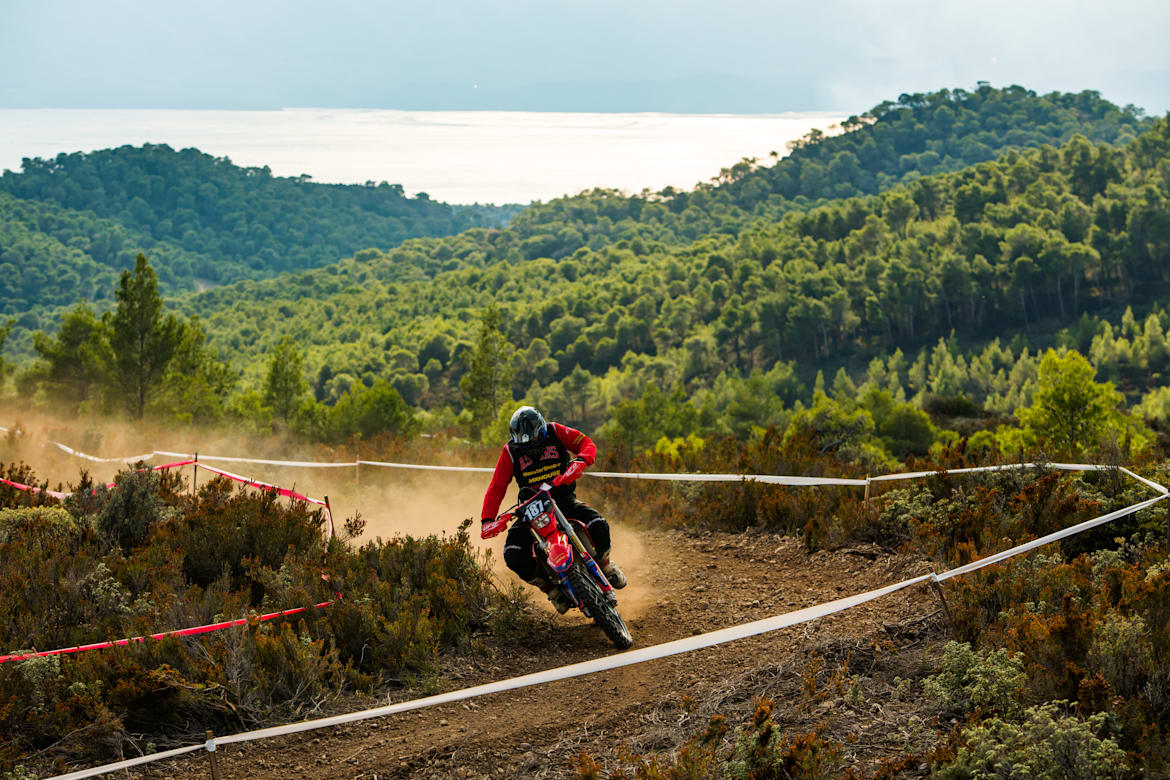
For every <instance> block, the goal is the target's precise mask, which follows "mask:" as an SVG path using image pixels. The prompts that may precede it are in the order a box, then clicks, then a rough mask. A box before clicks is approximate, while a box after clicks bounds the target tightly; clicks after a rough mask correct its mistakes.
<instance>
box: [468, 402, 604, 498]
mask: <svg viewBox="0 0 1170 780" xmlns="http://www.w3.org/2000/svg"><path fill="white" fill-rule="evenodd" d="M548 427H549V433H548V435H547V436H545V437H544V438H543V439H540V440H539V441H537V442H534V443H533V445H534V446H531V447H526V448H525V452H527V451H529V450H531V451H532V455H531V456H529V455H526V454H520V455H518V456H514V455H513V449H514V448H515V447H516V445H513V444H512V443H511V442H509V443H507V444H505V445H504V446H503V448H502V449H501V450H500V458H499V460H498V461H496V470H495V472H494V473H493V474H492V481H491V484H490V485H488V489H487V493H485V494H484V497H483V511H482V512H481V513H480V515H479V516H480V517H481V518H483V519H484V520H494V519H495V517H496V513H497V512H499V511H500V502H502V501H503V500H504V494H506V493H507V492H508V485H509V484H510V483H511V482H512V480H513V478H515V479H516V481H517V482H520V483H521V485H522V486H524V485H528V484H530V483H536V482H551V481H552V478H553V477H555V476H557V475H559V474H562V473H564V470H565V466H566V465H567V459H566V458H563V457H560V455H561V453H563V452H568V453H569V454H571V455H574V456H576V457H578V458H580V459H581V460H583V461H585V465H586V466H592V465H593V461H594V460H595V459H596V458H597V445H595V444H594V443H593V440H592V439H590V438H589V437H588V436H586V435H585V434H583V433H581V431H578V430H577V429H575V428H570V427H569V426H567V425H561V424H560V423H557V422H554V423H549V424H548ZM520 461H524V462H520ZM562 487H567V488H571V487H572V486H562ZM554 498H556V496H554Z"/></svg>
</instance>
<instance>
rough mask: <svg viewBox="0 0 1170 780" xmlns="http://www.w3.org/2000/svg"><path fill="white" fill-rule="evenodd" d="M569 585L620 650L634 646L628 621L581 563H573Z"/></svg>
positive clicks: (569, 574) (595, 621)
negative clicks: (607, 598) (627, 624)
mask: <svg viewBox="0 0 1170 780" xmlns="http://www.w3.org/2000/svg"><path fill="white" fill-rule="evenodd" d="M568 578H569V584H570V585H572V586H573V592H574V593H576V594H577V597H578V598H579V599H581V601H582V602H583V603H584V604H585V607H586V608H587V609H588V610H589V614H590V615H591V616H592V617H593V622H594V623H596V624H597V625H598V627H600V628H601V630H602V631H604V632H605V635H606V636H607V637H609V641H611V642H613V645H614V647H616V648H617V649H618V650H626V649H628V648H630V647H631V646H632V645H633V644H634V637H633V635H632V634H631V633H630V629H629V628H628V627H627V626H626V621H624V620H622V616H621V615H619V614H618V611H617V608H616V607H615V606H614V605H613V604H610V603H609V601H608V600H606V598H605V594H604V593H602V592H601V586H599V585H598V584H597V581H596V580H594V579H593V578H592V577H591V576H589V572H588V571H587V570H586V569H585V567H584V566H583V565H582V564H581V562H580V561H579V560H578V561H573V565H572V567H571V568H570V569H569V572H568Z"/></svg>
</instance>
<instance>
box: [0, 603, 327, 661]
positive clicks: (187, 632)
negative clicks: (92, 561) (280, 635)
mask: <svg viewBox="0 0 1170 780" xmlns="http://www.w3.org/2000/svg"><path fill="white" fill-rule="evenodd" d="M332 604H333V601H332V600H330V601H322V602H321V603H319V604H314V605H313V609H324V608H325V607H328V606H332ZM305 611H306V607H295V608H293V609H284V610H281V611H280V612H269V613H268V614H266V615H260V616H258V617H256V618H236V619H235V620H223V621H220V622H219V623H208V624H207V625H205V626H193V627H191V628H179V629H175V630H174V631H162V632H160V633H157V634H148V635H147V636H135V637H130V638H128V639H115V640H113V641H111V642H94V643H93V644H89V645H77V646H75V647H62V648H59V649H57V650H42V651H39V652H38V651H33V652H29V653H13V654H10V655H0V664H2V663H4V662H5V661H23V660H24V659H26V658H41V657H43V656H46V655H65V654H69V653H83V652H85V651H86V650H102V649H104V648H107V647H121V646H122V645H128V644H130V643H132V642H145V641H146V640H148V639H166V638H167V637H172V636H173V637H185V636H196V635H198V634H207V633H210V632H212V631H222V630H224V629H225V628H231V627H233V626H244V625H247V624H248V622H249V621H251V620H258V621H259V622H261V623H263V622H264V621H267V620H275V619H276V618H279V617H288V616H289V615H299V614H300V613H302V612H305Z"/></svg>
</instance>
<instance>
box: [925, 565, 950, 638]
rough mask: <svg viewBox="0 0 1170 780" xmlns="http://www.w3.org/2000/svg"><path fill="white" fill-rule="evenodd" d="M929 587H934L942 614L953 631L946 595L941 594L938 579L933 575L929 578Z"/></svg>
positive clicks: (941, 590)
mask: <svg viewBox="0 0 1170 780" xmlns="http://www.w3.org/2000/svg"><path fill="white" fill-rule="evenodd" d="M930 587H932V588H934V592H935V595H937V596H938V600H939V602H940V603H941V604H942V610H943V615H945V616H946V618H947V625H948V626H950V628H951V630H952V631H953V630H954V628H955V624H954V622H953V621H952V620H951V609H950V607H948V606H947V597H946V596H944V595H943V589H942V586H941V585H939V584H938V580H937V579H935V578H934V577H933V576H932V577H931V578H930Z"/></svg>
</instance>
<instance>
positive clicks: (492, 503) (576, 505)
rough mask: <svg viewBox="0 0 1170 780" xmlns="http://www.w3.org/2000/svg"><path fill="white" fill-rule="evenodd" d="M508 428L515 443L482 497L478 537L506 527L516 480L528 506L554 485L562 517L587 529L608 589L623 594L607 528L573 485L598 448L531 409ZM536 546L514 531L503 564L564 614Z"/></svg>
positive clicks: (565, 604)
mask: <svg viewBox="0 0 1170 780" xmlns="http://www.w3.org/2000/svg"><path fill="white" fill-rule="evenodd" d="M508 428H509V431H510V433H511V438H510V440H509V441H508V442H506V443H505V444H504V446H503V449H502V450H501V451H500V458H499V460H498V461H497V462H496V470H495V473H493V474H492V481H491V484H489V485H488V489H487V492H486V493H485V494H484V497H483V511H482V512H481V513H480V518H481V522H482V526H481V529H480V536H481V537H482V538H484V539H489V538H491V537H493V536H495V535H497V534H498V533H500V531H502V530H504V528H505V527H506V526H507V524H508V519H507V518H501V519H496V513H497V512H499V510H500V502H501V501H503V499H504V494H505V493H506V492H507V490H508V484H509V483H510V482H511V481H512V480H513V479H515V480H516V484H517V485H519V486H520V501H526V500H528V499H529V498H531V497H532V495H533V494H535V493H536V489H537V488H538V487H540V485H541V484H542V483H545V482H550V481H551V482H552V485H553V488H552V490H551V494H552V498H553V500H554V501H556V503H557V506H558V507H559V508H560V510H561V512H562V513H563V514H564V515H565V517H566V518H568V519H570V520H577V521H579V522H581V523H583V524H584V525H585V529H586V530H587V531H588V532H589V538H590V540H591V541H592V542H593V548H594V549H595V550H596V551H597V563H598V565H599V566H600V567H601V570H602V571H604V572H605V577H606V579H608V580H609V584H610V585H612V586H613V587H615V588H624V587H625V586H626V575H625V574H624V573H623V572H622V570H621V569H620V568H618V565H617V564H616V563H614V562H613V561H612V560H610V557H609V554H610V535H609V523H607V522H606V521H605V518H603V517H602V516H601V514H600V513H599V512H598V511H597V510H596V509H594V508H593V507H591V506H589V505H588V504H586V503H584V502H583V501H578V500H577V496H576V487H575V485H574V484H573V483H574V482H576V480H577V478H578V477H580V476H581V475H582V474H583V473H584V472H585V468H586V467H587V466H592V465H593V461H594V459H596V457H597V446H596V445H595V444H594V443H593V441H592V440H591V439H590V438H589V437H588V436H586V435H585V434H583V433H581V431H578V430H576V429H574V428H570V427H569V426H567V425H562V424H561V423H558V422H553V423H549V422H546V421H545V419H544V416H543V415H542V414H541V413H540V412H538V411H537V410H536V409H534V408H532V407H531V406H521V407H520V408H519V409H517V410H516V411H515V412H513V414H512V419H511V421H510V422H509V423H508ZM535 545H536V540H535V539H534V538H533V536H532V533H531V532H530V531H529V530H528V529H527V528H526V527H524V526H523V525H519V524H517V525H514V526H512V528H511V529H509V531H508V536H507V538H506V539H505V541H504V563H506V564H508V568H509V569H511V570H512V571H514V572H516V574H517V575H519V576H520V579H522V580H524V581H525V582H527V583H529V584H530V585H535V586H536V587H538V588H540V589H541V590H542V591H544V592H545V594H546V595H548V598H549V601H551V602H552V603H553V606H554V607H556V609H557V611H558V612H560V613H561V614H564V613H565V612H566V611H568V609H569V607H571V606H572V604H570V603H569V599H568V596H566V595H565V594H564V593H563V592H561V589H560V588H559V587H557V585H556V583H554V582H553V581H552V580H551V579H550V578H549V576H548V574H547V573H546V572H545V571H544V567H543V566H541V565H540V564H539V563H538V561H537V560H536V556H535V552H534V550H535Z"/></svg>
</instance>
